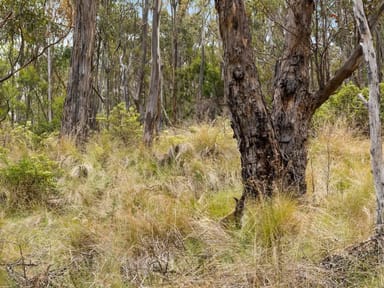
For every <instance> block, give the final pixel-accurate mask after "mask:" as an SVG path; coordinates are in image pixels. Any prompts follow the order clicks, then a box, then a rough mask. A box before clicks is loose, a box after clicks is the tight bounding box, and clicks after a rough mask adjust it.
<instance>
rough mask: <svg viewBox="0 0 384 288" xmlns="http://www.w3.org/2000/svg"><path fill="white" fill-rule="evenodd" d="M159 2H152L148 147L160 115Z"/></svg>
mask: <svg viewBox="0 0 384 288" xmlns="http://www.w3.org/2000/svg"><path fill="white" fill-rule="evenodd" d="M161 4H162V3H161V0H154V3H153V15H152V49H151V55H152V68H151V83H150V88H149V97H148V101H147V107H146V111H145V119H144V143H145V145H146V146H148V147H150V146H152V143H153V138H154V136H155V134H157V132H158V131H157V130H158V127H159V121H160V116H161V115H160V114H161V58H160V12H161Z"/></svg>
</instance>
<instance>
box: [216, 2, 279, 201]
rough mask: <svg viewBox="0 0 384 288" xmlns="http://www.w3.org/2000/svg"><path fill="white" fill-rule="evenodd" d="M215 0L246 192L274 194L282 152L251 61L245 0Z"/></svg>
mask: <svg viewBox="0 0 384 288" xmlns="http://www.w3.org/2000/svg"><path fill="white" fill-rule="evenodd" d="M215 3H216V9H217V11H218V14H219V25H220V34H221V37H222V40H223V48H224V81H225V90H226V91H225V93H226V95H227V99H228V104H229V105H228V106H229V108H230V112H231V118H232V119H231V120H232V123H231V124H232V128H233V131H234V134H235V137H236V139H237V143H238V148H239V150H240V153H241V169H242V170H241V175H242V180H243V184H244V194H245V195H252V196H255V197H257V196H259V195H260V194H262V195H271V194H272V192H273V186H274V182H275V181H276V179H278V178H279V173H280V153H279V150H278V147H277V141H276V136H275V134H274V129H273V124H272V121H271V118H270V116H269V113H268V111H267V107H266V102H265V99H264V97H263V95H262V92H261V88H260V83H259V80H258V73H257V71H256V66H255V64H254V63H253V60H252V59H254V57H253V52H252V47H251V46H250V45H251V43H252V41H251V35H250V32H249V27H248V18H247V16H246V14H245V7H244V2H243V1H241V0H225V1H224V0H216V1H215Z"/></svg>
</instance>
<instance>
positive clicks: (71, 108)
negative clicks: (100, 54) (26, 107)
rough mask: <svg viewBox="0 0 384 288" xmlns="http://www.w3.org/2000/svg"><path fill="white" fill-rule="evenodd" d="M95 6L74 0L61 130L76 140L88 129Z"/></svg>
mask: <svg viewBox="0 0 384 288" xmlns="http://www.w3.org/2000/svg"><path fill="white" fill-rule="evenodd" d="M96 6H97V1H94V0H76V1H75V8H76V9H75V28H74V33H73V49H72V58H71V69H70V73H69V80H68V91H67V97H66V99H65V104H64V113H63V120H62V125H61V134H62V135H71V136H73V137H75V138H76V140H77V141H78V142H83V141H85V140H86V139H87V137H88V133H89V118H90V117H89V116H90V103H91V102H90V97H91V95H92V73H91V72H92V59H93V51H94V46H95V45H94V43H95V31H96Z"/></svg>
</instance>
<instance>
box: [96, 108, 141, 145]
mask: <svg viewBox="0 0 384 288" xmlns="http://www.w3.org/2000/svg"><path fill="white" fill-rule="evenodd" d="M139 117H140V115H139V113H137V111H136V109H135V108H134V107H130V108H129V109H128V110H126V108H125V103H120V104H118V105H116V106H115V107H114V108H113V109H112V111H111V113H110V115H109V118H107V117H105V115H101V116H99V117H98V119H99V121H100V124H101V126H102V127H103V128H106V129H107V130H109V133H110V134H111V135H112V137H114V138H117V139H121V140H122V141H123V142H124V143H125V144H132V143H135V142H136V141H137V140H138V139H141V134H142V128H141V124H140V121H139Z"/></svg>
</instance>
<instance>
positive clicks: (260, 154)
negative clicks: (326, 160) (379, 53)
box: [215, 0, 384, 196]
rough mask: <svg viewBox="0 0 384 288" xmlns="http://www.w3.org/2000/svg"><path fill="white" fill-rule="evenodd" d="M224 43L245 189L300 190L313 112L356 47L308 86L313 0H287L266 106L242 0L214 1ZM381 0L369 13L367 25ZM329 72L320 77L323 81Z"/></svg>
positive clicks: (350, 64) (345, 70)
mask: <svg viewBox="0 0 384 288" xmlns="http://www.w3.org/2000/svg"><path fill="white" fill-rule="evenodd" d="M215 3H216V10H217V12H218V14H219V25H220V34H221V37H222V41H223V47H224V79H225V94H226V98H227V99H228V106H229V107H230V112H231V116H232V127H233V130H234V134H235V137H236V139H237V141H238V146H239V150H240V153H241V165H242V178H243V182H244V185H245V190H244V193H245V195H247V194H251V195H253V196H258V195H259V194H260V193H261V194H264V195H271V193H272V192H273V189H274V187H276V185H278V186H279V190H280V191H284V192H288V193H293V194H295V195H296V196H299V195H302V194H304V193H305V192H306V183H305V170H306V165H307V137H308V129H309V125H310V121H311V119H312V116H313V114H314V112H315V111H316V109H317V108H319V107H320V106H321V105H322V104H323V103H324V102H325V101H326V100H327V99H328V98H329V97H330V96H331V94H332V93H333V92H335V90H336V89H337V88H338V87H339V86H340V85H341V84H342V83H343V81H344V80H345V79H347V78H348V77H349V76H351V75H352V73H353V71H355V70H356V69H357V67H358V66H359V64H360V62H361V58H362V50H361V47H357V48H356V49H355V51H354V52H353V53H352V55H351V56H350V57H349V58H348V59H347V61H346V62H345V63H344V64H343V65H342V67H341V68H340V69H339V70H338V71H337V72H336V74H335V75H334V76H333V77H332V78H330V79H329V81H327V82H325V83H324V84H322V85H321V87H320V88H319V90H318V91H316V92H311V91H310V89H309V84H310V71H309V64H310V48H311V41H310V37H311V18H312V14H313V11H314V1H313V0H289V1H287V20H286V25H285V28H286V31H285V45H284V52H283V55H282V57H281V58H280V60H279V61H278V63H277V64H276V70H275V79H274V80H275V81H274V95H273V105H272V111H271V112H269V111H268V109H267V107H266V104H265V100H264V97H263V95H262V93H261V89H260V83H259V80H258V75H257V71H256V67H255V65H254V63H253V62H252V59H253V54H252V48H251V47H250V46H249V45H250V43H251V37H250V34H249V27H248V19H247V16H246V13H245V7H244V1H242V0H221V1H220V0H216V1H215ZM383 10H384V1H381V3H380V4H379V5H378V10H377V12H376V13H375V14H372V16H371V19H370V21H369V22H370V26H371V27H373V26H374V25H375V24H376V22H377V20H378V18H379V16H380V15H381V13H382V12H383ZM327 78H329V77H328V76H326V77H324V79H325V80H327Z"/></svg>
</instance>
